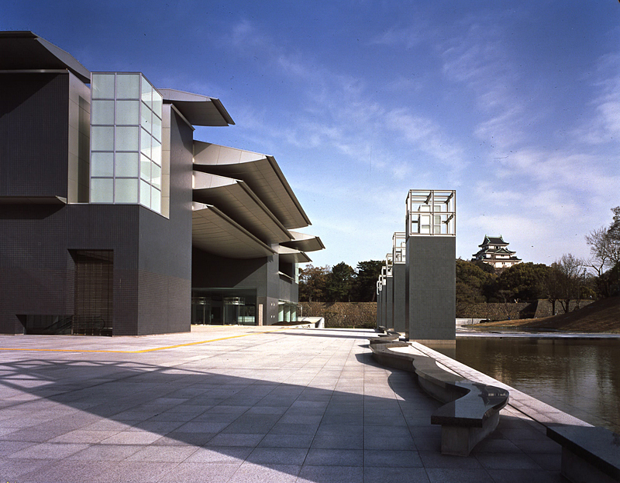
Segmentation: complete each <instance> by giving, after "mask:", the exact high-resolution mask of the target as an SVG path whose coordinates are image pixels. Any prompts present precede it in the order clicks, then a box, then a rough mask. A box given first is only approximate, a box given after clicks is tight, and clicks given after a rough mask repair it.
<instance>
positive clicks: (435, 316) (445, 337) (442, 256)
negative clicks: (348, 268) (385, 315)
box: [406, 190, 456, 346]
mask: <svg viewBox="0 0 620 483" xmlns="http://www.w3.org/2000/svg"><path fill="white" fill-rule="evenodd" d="M406 233H407V242H406V244H407V252H406V260H407V262H406V267H407V269H406V272H407V273H406V280H407V289H406V292H407V304H406V307H407V321H408V337H409V339H410V340H417V341H423V342H426V343H428V344H429V345H431V346H432V345H453V344H454V343H455V340H456V319H455V312H456V303H455V297H456V273H455V271H456V192H455V191H451V190H443V191H440V190H410V191H409V195H408V196H407V231H406Z"/></svg>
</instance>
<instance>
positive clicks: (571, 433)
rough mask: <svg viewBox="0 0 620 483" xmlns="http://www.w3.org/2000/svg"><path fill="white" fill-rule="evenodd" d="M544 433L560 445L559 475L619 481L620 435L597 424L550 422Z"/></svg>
mask: <svg viewBox="0 0 620 483" xmlns="http://www.w3.org/2000/svg"><path fill="white" fill-rule="evenodd" d="M547 436H549V437H550V438H551V439H552V440H554V441H555V442H557V443H559V444H560V445H561V446H562V475H563V476H564V477H565V478H567V479H568V480H570V481H572V482H575V483H581V482H591V481H596V482H601V483H606V482H612V481H620V435H618V434H616V433H613V432H611V431H609V430H607V429H605V428H601V427H596V426H570V425H564V424H550V425H548V426H547Z"/></svg>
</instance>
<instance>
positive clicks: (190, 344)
mask: <svg viewBox="0 0 620 483" xmlns="http://www.w3.org/2000/svg"><path fill="white" fill-rule="evenodd" d="M288 328H290V327H287V328H283V329H276V330H268V331H265V332H252V333H249V334H241V335H231V336H229V337H220V338H218V339H209V340H199V341H196V342H186V343H185V344H176V345H168V346H164V347H153V348H152V349H142V350H137V351H120V350H103V349H33V348H27V347H0V351H31V352H100V353H109V354H145V353H147V352H155V351H163V350H167V349H178V348H179V347H188V346H192V345H200V344H208V343H209V342H218V341H221V340H228V339H237V338H239V337H247V336H250V335H260V334H272V333H274V332H279V331H281V330H286V329H288Z"/></svg>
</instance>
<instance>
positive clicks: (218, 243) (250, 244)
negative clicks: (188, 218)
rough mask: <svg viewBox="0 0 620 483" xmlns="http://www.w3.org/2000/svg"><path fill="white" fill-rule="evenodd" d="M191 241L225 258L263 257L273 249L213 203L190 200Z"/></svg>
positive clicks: (196, 245)
mask: <svg viewBox="0 0 620 483" xmlns="http://www.w3.org/2000/svg"><path fill="white" fill-rule="evenodd" d="M192 244H193V245H194V246H195V247H197V248H200V249H201V250H204V251H206V252H209V253H212V254H214V255H218V256H221V257H225V258H237V259H249V258H263V257H268V256H271V255H273V254H274V253H275V252H274V250H272V249H271V248H270V247H269V245H267V244H265V243H263V242H262V241H261V240H259V239H258V238H257V237H255V236H254V235H252V233H250V232H249V231H248V230H246V229H245V228H243V227H242V226H241V225H239V224H238V223H236V222H235V221H234V220H232V219H231V218H229V217H228V216H226V215H225V214H224V213H222V212H221V211H220V210H218V209H217V208H216V207H214V206H210V205H206V204H204V203H196V202H194V203H192Z"/></svg>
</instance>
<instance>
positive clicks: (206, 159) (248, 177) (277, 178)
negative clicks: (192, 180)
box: [194, 141, 310, 229]
mask: <svg viewBox="0 0 620 483" xmlns="http://www.w3.org/2000/svg"><path fill="white" fill-rule="evenodd" d="M194 169H195V170H197V171H203V172H206V173H212V174H218V175H221V176H227V177H229V178H236V179H241V180H243V181H245V182H246V183H247V184H248V186H249V187H250V188H251V189H252V191H253V192H254V193H256V194H257V195H258V197H259V198H260V199H261V201H262V202H263V203H264V204H265V205H267V207H268V208H269V210H270V211H271V212H272V213H274V214H275V215H276V216H277V217H278V219H279V220H280V222H281V223H282V224H283V225H284V226H285V227H286V228H287V229H294V228H303V227H305V226H308V225H309V224H310V219H309V218H308V216H307V215H306V213H305V212H304V210H303V208H302V207H301V204H300V203H299V201H298V200H297V197H296V196H295V193H293V190H292V189H291V187H290V186H289V184H288V182H287V181H286V178H285V177H284V174H282V171H281V170H280V167H279V166H278V163H276V160H275V159H274V158H273V156H269V155H265V154H259V153H253V152H251V151H244V150H241V149H236V148H229V147H226V146H219V145H217V144H210V143H205V142H200V141H194Z"/></svg>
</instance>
